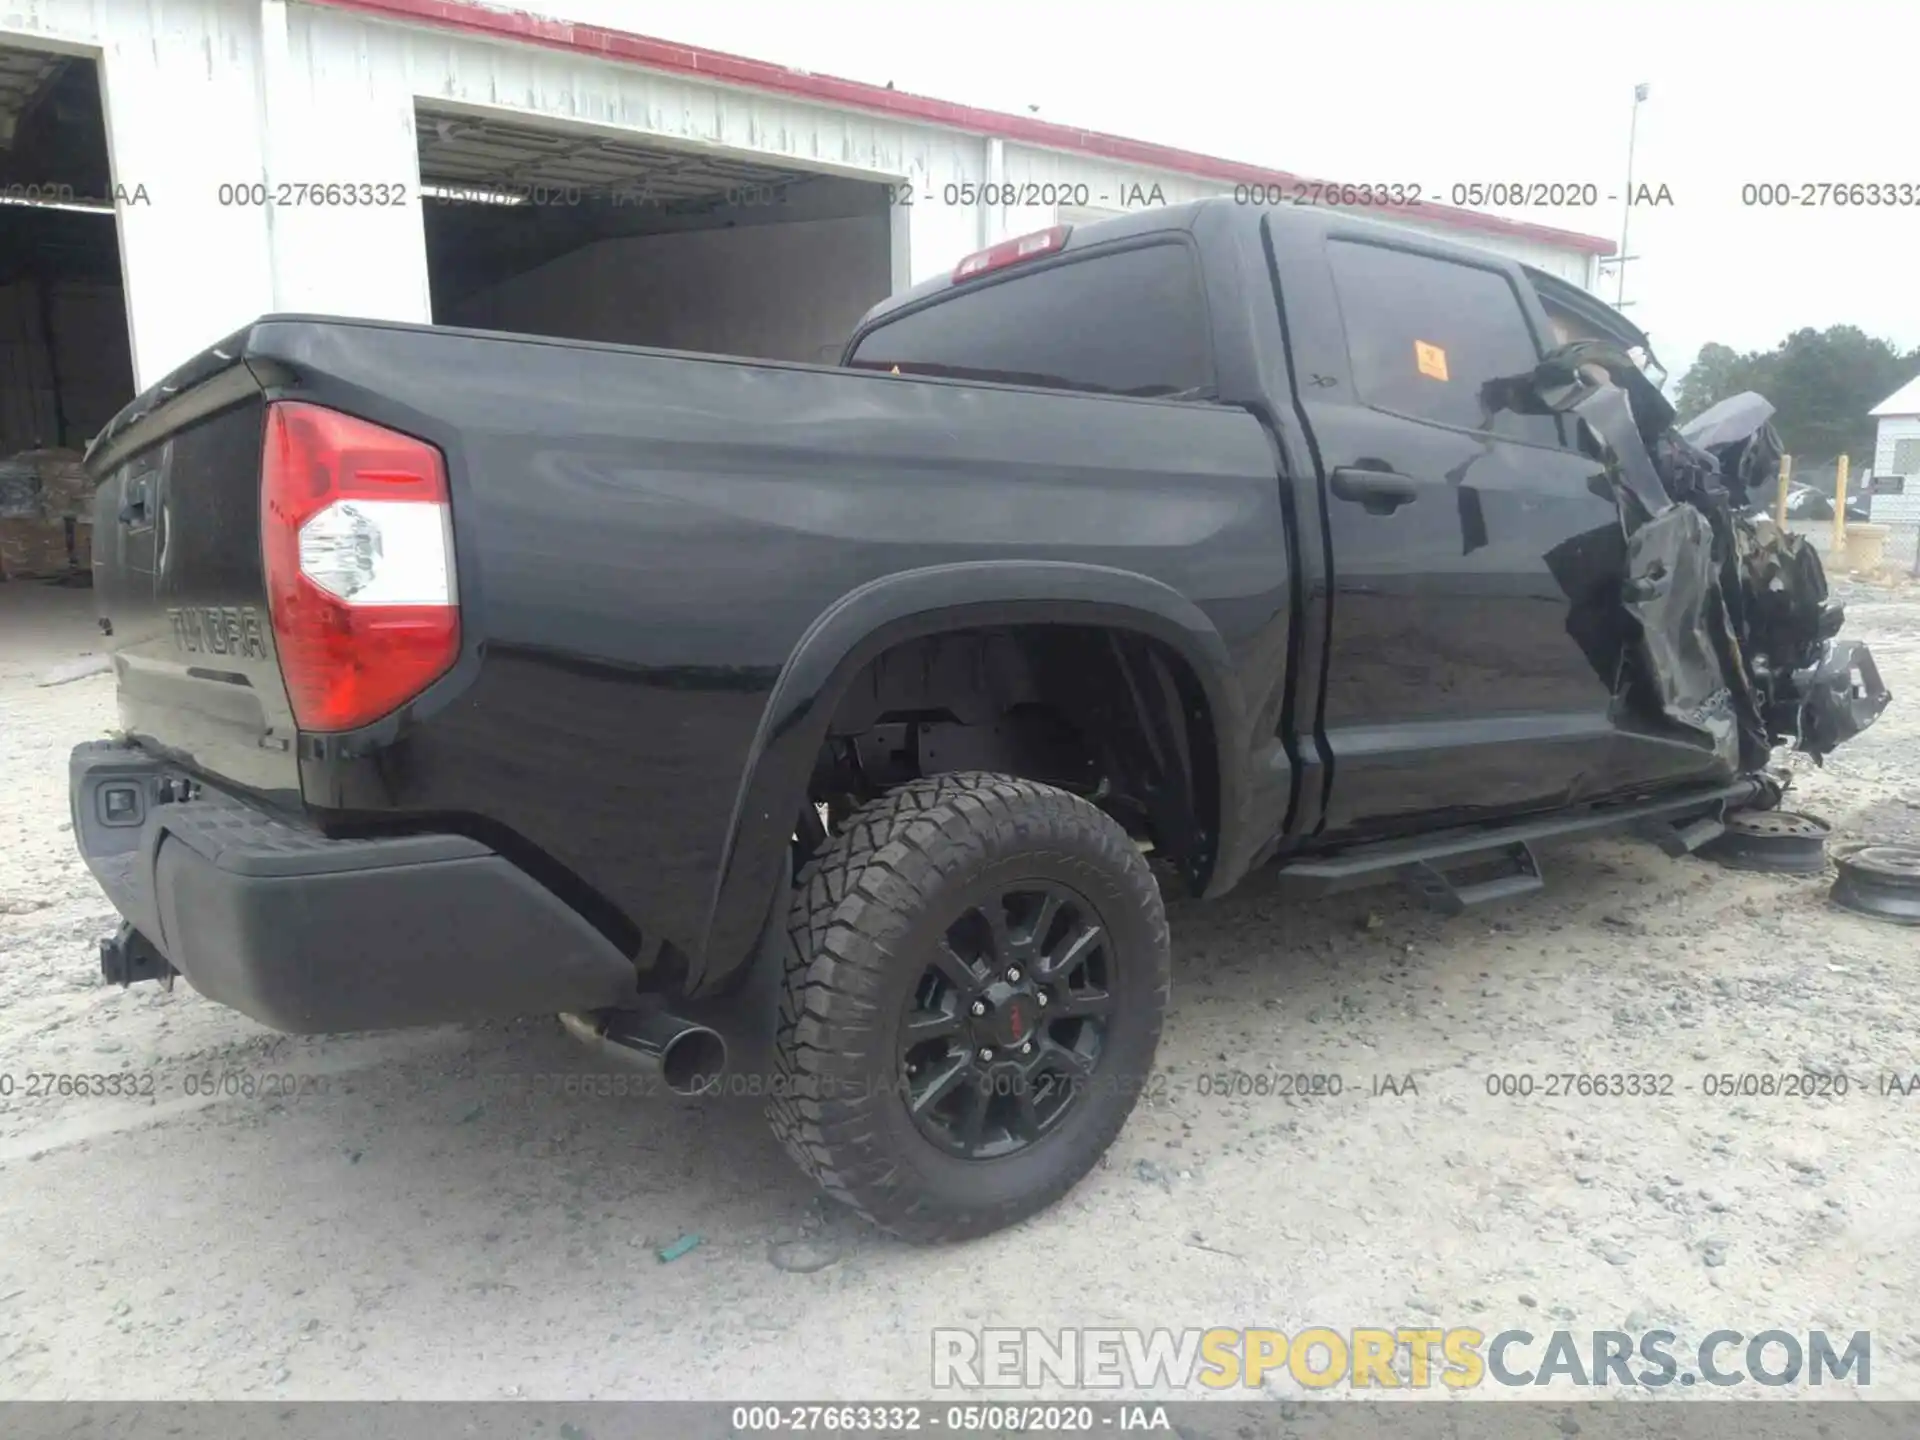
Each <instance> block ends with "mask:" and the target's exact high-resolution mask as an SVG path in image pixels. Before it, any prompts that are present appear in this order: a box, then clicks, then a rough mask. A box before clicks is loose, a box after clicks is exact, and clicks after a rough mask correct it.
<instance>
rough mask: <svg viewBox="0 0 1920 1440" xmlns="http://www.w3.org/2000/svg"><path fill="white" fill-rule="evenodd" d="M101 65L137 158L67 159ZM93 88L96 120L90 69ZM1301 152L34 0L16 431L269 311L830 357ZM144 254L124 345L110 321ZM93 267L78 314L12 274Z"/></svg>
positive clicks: (114, 132) (8, 213)
mask: <svg viewBox="0 0 1920 1440" xmlns="http://www.w3.org/2000/svg"><path fill="white" fill-rule="evenodd" d="M744 43H746V44H747V45H749V46H750V44H751V41H750V40H746V41H745V42H744ZM77 71H91V72H92V73H93V75H94V83H95V85H96V87H97V92H98V104H99V109H100V115H99V117H98V118H99V125H100V129H101V131H102V134H103V137H104V151H105V161H104V164H105V166H106V168H107V170H108V171H109V172H110V173H108V174H104V175H102V174H95V173H80V174H78V176H77V180H76V178H74V176H73V175H72V174H71V173H70V172H74V171H79V172H87V171H88V166H87V164H85V163H84V162H82V161H76V160H73V159H72V158H71V157H68V158H66V159H63V160H59V163H62V164H65V165H67V167H68V170H67V171H66V172H50V171H47V169H46V164H47V163H49V162H46V161H45V160H43V161H42V163H41V172H40V173H36V172H35V171H34V168H33V165H34V161H33V159H32V157H31V156H30V155H29V154H28V153H27V150H28V148H30V146H29V142H30V141H31V137H32V136H33V135H34V134H36V133H40V132H41V131H45V130H47V128H48V127H49V126H50V125H52V124H53V120H51V119H49V114H48V112H49V102H48V94H49V92H50V90H53V89H57V88H58V87H60V86H62V85H66V86H68V87H69V88H70V89H73V91H74V94H76V95H79V94H80V92H81V90H83V89H84V86H81V85H80V82H78V81H76V80H74V79H73V78H72V77H73V74H74V73H76V72H77ZM62 103H64V104H66V105H67V111H68V113H67V114H66V115H65V121H64V122H63V123H69V124H71V123H74V120H73V115H72V113H71V112H72V111H73V110H74V109H76V108H79V109H84V107H85V104H86V103H88V102H87V101H86V100H85V97H84V96H82V97H81V98H80V99H79V100H73V99H72V98H71V97H69V99H68V100H67V101H62V102H59V103H55V104H53V105H52V106H51V109H52V110H53V111H54V112H58V111H59V110H60V105H61V104H62ZM54 118H55V119H58V118H60V117H59V116H58V115H57V114H56V115H55V117H54ZM82 121H84V117H82ZM36 127H38V128H37V129H36ZM56 159H59V157H58V156H56ZM93 168H94V169H95V170H97V169H98V168H99V167H98V166H95V167H93ZM1298 179H1299V177H1296V176H1292V175H1287V174H1282V173H1279V172H1275V171H1270V170H1266V169H1262V168H1259V167H1256V166H1251V165H1243V164H1238V163H1235V162H1231V161H1226V160H1221V159H1216V158H1213V157H1209V156H1203V155H1197V154H1192V153H1188V152H1184V151H1178V150H1173V149H1169V148H1167V147H1163V146H1159V145H1154V144H1151V143H1147V142H1143V141H1138V140H1130V139H1124V138H1121V137H1118V136H1112V135H1104V134H1097V133H1093V132H1088V131H1083V130H1076V129H1070V128H1067V127H1063V126H1059V125H1053V124H1048V123H1044V122H1041V121H1039V120H1036V119H1033V118H1030V117H1023V116H1014V115H1006V114H1001V113H996V112H990V111H984V110H978V109H973V108H969V107H967V106H965V105H960V104H953V103H948V102H945V101H940V100H932V99H927V98H923V97H919V96H913V95H907V94H903V93H898V92H895V91H893V90H891V89H883V88H879V87H875V86H870V85H865V84H859V83H855V82H851V81H844V80H836V79H831V78H827V77H823V76H819V75H815V74H810V73H806V72H802V71H797V70H791V69H787V68H783V67H781V66H778V65H774V64H769V63H764V62H760V61H755V60H747V59H742V58H740V57H738V56H733V55H725V54H719V53H716V52H713V51H707V50H701V49H695V48H691V47H687V46H681V45H675V44H672V43H670V42H666V41H661V40H656V39H650V38H647V37H644V36H639V35H632V34H626V33H621V32H614V31H609V30H604V29H599V28H596V27H590V26H581V25H570V24H566V23H562V22H558V21H553V20H546V19H540V18H537V17H533V16H530V15H526V14H523V13H510V12H506V11H502V10H494V9H488V8H482V7H480V6H478V5H476V4H472V3H469V0H8V3H7V4H5V5H3V6H0V199H4V198H6V197H7V194H8V192H9V191H11V193H12V195H13V196H14V197H15V198H19V197H21V196H22V195H23V194H25V193H26V190H28V189H32V187H34V186H36V185H38V186H39V187H40V189H39V191H38V192H36V193H38V195H39V197H40V198H41V199H45V198H46V197H47V195H48V193H54V195H55V198H56V199H57V200H58V201H59V202H60V203H61V204H63V205H69V206H71V207H72V208H68V209H60V210H47V209H45V208H44V207H38V208H35V207H28V206H22V205H16V206H13V207H8V206H5V205H0V389H4V388H6V387H8V386H9V385H11V386H12V388H13V390H14V391H15V392H16V398H15V400H14V401H13V402H12V403H11V405H10V407H9V406H0V417H3V416H6V415H8V414H11V415H12V417H13V418H12V419H11V420H10V421H7V422H6V428H5V430H3V431H0V452H4V451H5V450H6V449H8V448H15V447H19V446H24V445H27V444H32V443H35V441H36V440H41V439H47V437H48V436H49V435H50V434H51V433H52V432H53V431H54V430H58V431H59V432H61V434H62V435H64V437H65V438H66V439H67V440H68V441H71V442H72V443H76V444H82V443H84V441H85V438H86V436H87V435H88V434H90V433H91V428H90V427H94V428H97V426H98V424H99V423H100V421H102V420H104V419H105V418H106V415H107V414H111V411H112V408H113V406H112V405H111V404H109V403H108V402H109V400H110V399H112V398H113V395H116V394H117V395H118V396H119V398H120V399H124V398H126V393H130V392H129V390H128V387H131V386H135V385H137V386H142V387H144V386H145V385H148V384H151V383H152V382H153V381H155V380H156V379H157V378H159V377H160V376H161V375H163V374H164V373H165V372H166V371H167V370H169V369H170V368H172V367H173V366H174V365H176V364H178V363H179V362H180V361H181V360H183V359H185V358H187V357H188V356H189V355H191V354H193V353H194V352H195V351H197V350H198V349H200V348H203V347H204V346H205V345H207V344H209V343H210V342H212V341H214V340H216V339H218V338H219V337H221V336H222V335H224V334H226V333H228V332H230V331H232V330H233V329H235V328H237V327H239V326H240V325H242V324H244V323H245V322H246V321H248V320H250V319H252V318H253V317H254V316H256V315H259V314H261V313H263V312H267V311H274V310H279V311H309V312H322V313H332V314H347V315H357V316H369V317H376V318H385V319H394V320H405V321H433V322H438V323H446V324H467V325H478V326H483V327H488V328H495V329H506V330H519V331H528V332H536V333H547V334H559V335H569V336H576V337H580V338H588V339H598V340H620V341H627V342H631V343H638V344H657V345H665V346H670V347H675V348H683V349H693V350H712V351H724V352H730V353H740V354H748V355H758V356H767V357H774V358H784V359H801V360H820V359H829V358H831V357H832V356H833V354H834V353H835V351H836V350H837V347H838V345H839V343H840V341H841V340H842V339H844V337H845V336H846V335H847V334H848V332H849V330H850V329H851V326H852V323H853V321H854V320H855V318H856V317H857V316H858V315H859V314H860V313H861V312H862V311H863V310H864V309H866V307H867V306H869V305H870V304H872V303H874V302H875V301H877V300H879V299H881V298H883V297H884V296H885V295H886V294H887V293H888V292H889V291H891V290H893V289H896V288H899V287H902V286H905V285H907V284H910V283H912V282H914V281H916V280H919V279H923V278H925V277H927V276H929V275H932V274H935V273H937V272H939V271H940V270H942V269H944V268H947V267H950V266H951V265H952V264H953V263H954V262H955V261H956V260H957V259H958V258H959V257H960V256H962V255H963V254H966V253H967V252H969V251H972V250H974V249H977V248H979V247H980V246H982V245H984V244H987V243H991V242H992V241H994V240H996V239H1000V238H1003V237H1005V236H1008V235H1014V234H1020V233H1023V232H1025V231H1028V230H1032V229H1037V228H1041V227H1043V226H1046V225H1049V224H1053V223H1055V222H1056V220H1077V219H1086V218H1091V217H1093V216H1095V215H1098V214H1101V213H1105V212H1109V211H1118V210H1121V209H1123V208H1126V207H1127V206H1129V205H1132V204H1136V203H1140V202H1141V201H1143V200H1148V199H1153V200H1162V201H1165V202H1167V203H1176V202H1179V201H1182V200H1187V199H1193V198H1198V197H1201V196H1205V195H1209V194H1219V193H1222V192H1225V191H1230V190H1232V188H1233V187H1234V186H1235V185H1236V184H1243V185H1244V184H1262V185H1281V186H1289V185H1292V184H1294V183H1295V182H1296V181H1297V180H1298ZM103 182H104V184H105V185H106V186H109V187H110V188H102V185H103ZM330 186H331V187H334V188H332V189H329V188H328V187H330ZM23 187H25V188H24V189H23ZM341 187H346V189H342V188H341ZM383 187H384V188H383ZM423 187H425V189H424V193H423ZM348 189H350V190H352V191H353V192H354V193H353V194H351V195H349V194H348V193H347V190H348ZM1008 191H1011V192H1012V193H1011V196H1009V194H1008ZM103 198H110V199H111V200H112V208H111V211H110V212H108V211H104V210H102V211H100V212H99V213H96V214H87V213H85V212H86V211H87V210H88V209H89V208H90V204H91V206H93V207H95V208H97V207H98V206H99V204H100V202H101V200H102V199H103ZM509 198H511V199H514V200H516V201H518V202H519V203H512V204H508V203H501V202H502V201H503V200H505V199H509ZM1009 198H1011V199H1012V200H1013V201H1014V202H1015V203H1004V202H1005V201H1007V200H1008V199H1009ZM263 200H273V201H275V203H271V204H266V203H261V202H262V201H263ZM909 200H910V202H911V203H907V202H908V201H909ZM349 201H351V202H352V203H348V202H349ZM56 217H57V219H56ZM1391 218H1396V219H1400V220H1403V221H1404V222H1405V223H1408V224H1411V225H1414V226H1416V227H1418V228H1422V229H1428V230H1434V231H1438V232H1440V233H1445V234H1448V235H1451V236H1453V237H1455V238H1458V239H1462V240H1466V241H1469V242H1472V243H1477V244H1480V245H1482V246H1485V247H1486V248H1488V249H1492V250H1497V251H1500V252H1502V253H1505V254H1508V255H1512V256H1515V257H1518V258H1520V259H1524V260H1526V261H1528V262H1529V263H1531V264H1534V265H1536V266H1539V267H1541V268H1543V269H1547V270H1550V271H1552V272H1554V273H1556V274H1559V275H1562V276H1565V277H1566V278H1568V279H1571V280H1573V281H1575V282H1577V283H1580V284H1584V285H1589V286H1590V285H1591V284H1592V283H1593V280H1594V275H1595V269H1594V267H1595V264H1596V261H1597V259H1598V257H1599V256H1601V255H1603V254H1607V253H1610V252H1611V251H1612V249H1613V246H1612V245H1611V244H1610V243H1609V242H1607V241H1605V240H1600V239H1596V238H1594V237H1590V236H1584V235H1577V234H1573V233H1571V232H1567V231H1562V230H1553V229H1549V228H1546V227H1543V226H1536V225H1527V224H1521V223H1516V222H1512V221H1507V220H1502V219H1498V218H1495V217H1492V216H1488V215H1484V214H1480V213H1476V212H1471V211H1462V210H1450V209H1446V208H1444V207H1440V206H1434V205H1422V206H1420V207H1418V208H1417V209H1416V210H1414V211H1412V212H1407V213H1402V214H1399V215H1396V216H1393V217H1391ZM50 226H51V227H55V228H57V229H58V230H59V231H60V234H58V235H55V236H54V238H53V239H51V240H48V239H47V238H46V236H44V235H42V234H41V233H40V230H38V229H36V230H35V231H34V233H33V234H32V235H28V233H27V231H28V227H42V228H43V229H44V228H46V227H50ZM89 227H92V229H91V230H90V229H89ZM108 229H111V230H112V232H113V233H112V234H111V235H109V234H107V233H106V232H107V230H108ZM8 232H11V234H10V235H9V234H8ZM83 232H84V233H83ZM49 233H51V232H49ZM75 236H80V237H81V238H78V239H76V238H74V237H75ZM63 237H64V238H63ZM109 252H110V254H111V257H112V262H113V263H112V265H108V264H107V263H105V262H103V259H102V257H103V255H106V254H108V253H109ZM23 257H24V258H23ZM76 257H77V258H76ZM83 262H84V263H83ZM63 265H71V266H72V268H73V272H74V275H75V276H76V277H79V278H77V279H69V278H67V277H66V275H65V272H63V271H62V270H61V268H60V267H61V266H63ZM116 268H117V273H118V277H119V279H120V280H121V286H120V287H119V288H120V289H123V292H124V299H125V317H126V328H127V331H128V333H129V335H130V337H131V338H130V346H129V351H130V358H131V364H130V365H127V364H125V363H124V362H123V363H121V364H120V365H119V366H118V368H114V366H113V363H112V361H111V360H110V359H108V358H102V357H103V356H104V355H105V352H106V351H107V350H109V349H111V348H113V347H111V346H110V345H108V344H106V343H105V340H104V339H103V337H102V336H101V335H100V334H99V333H98V332H99V331H100V328H101V322H100V320H99V318H98V317H99V312H100V304H99V297H100V295H101V294H102V293H104V291H107V290H112V289H114V288H115V287H114V285H113V281H114V279H115V274H114V270H115V269H116ZM82 283H84V286H85V287H91V288H89V289H87V290H86V291H85V293H86V295H89V296H91V297H92V299H91V300H90V301H89V300H86V299H84V298H75V297H76V296H79V295H80V294H81V292H80V291H78V290H76V291H74V293H73V295H69V296H68V297H67V298H66V299H65V300H64V301H63V302H62V303H63V305H64V307H65V310H66V311H67V312H70V315H71V316H72V317H73V318H69V319H67V320H65V321H62V319H61V318H60V315H59V314H57V313H56V314H53V315H51V316H49V315H48V313H47V309H46V307H45V306H44V305H42V304H40V303H39V302H38V300H37V299H36V300H35V302H34V303H32V304H29V303H27V300H26V299H25V298H23V297H24V296H25V292H24V291H22V292H21V293H20V294H19V295H14V296H13V297H12V299H13V301H14V302H15V303H12V304H9V291H10V290H13V289H15V288H17V287H20V286H27V285H30V286H33V287H35V295H36V296H44V295H46V294H49V293H51V292H53V291H58V290H60V289H61V287H62V286H63V285H64V286H66V287H67V288H68V289H72V287H73V286H74V285H78V284H82ZM54 308H55V310H56V311H57V310H59V309H60V307H54ZM29 310H31V311H32V312H33V313H32V315H31V316H29V315H28V313H27V312H28V311H29ZM36 317H37V318H36ZM63 325H64V339H63V331H62V327H63ZM76 327H80V328H78V329H77V328H76ZM87 327H91V328H90V329H89V328H87ZM83 331H84V333H83ZM36 346H37V347H38V350H37V351H34V347H36ZM30 351H33V352H34V353H31V354H30V353H29V352H30ZM41 352H44V353H41ZM124 353H128V352H123V354H124ZM36 354H37V355H38V356H39V358H38V359H36V358H35V355H36ZM82 356H92V357H94V359H93V364H92V368H91V371H90V373H89V374H88V375H86V376H83V375H80V374H79V373H78V372H77V370H76V368H75V367H76V366H82V359H81V357H82ZM63 367H64V368H65V370H66V371H67V374H66V376H65V378H64V382H63V380H62V377H61V373H60V372H61V370H62V368H63ZM48 374H50V375H51V377H52V392H53V394H54V396H55V398H56V402H57V404H56V408H60V409H62V410H63V411H64V412H67V413H66V418H65V420H64V421H63V422H62V423H60V424H58V425H53V426H50V425H49V424H48V422H47V421H46V419H45V416H44V414H42V413H40V412H37V411H36V410H35V406H36V405H39V406H40V408H41V411H44V409H45V406H44V404H42V403H41V398H40V397H42V394H43V391H45V390H46V388H47V386H46V384H45V381H46V379H47V375H48ZM101 374H106V375H108V376H109V378H108V379H106V380H101V379H100V378H99V377H100V375H101ZM94 391H100V392H101V393H100V394H99V395H97V396H96V395H95V394H94V393H93V392H94ZM109 392H111V393H109ZM21 395H24V396H25V397H26V398H25V399H24V400H22V399H21V398H19V397H20V396H21ZM102 407H104V408H105V412H106V413H105V414H102V413H101V410H102ZM23 411H24V412H25V413H24V415H23V413H22V412H23ZM48 443H54V442H53V441H51V440H49V441H48Z"/></svg>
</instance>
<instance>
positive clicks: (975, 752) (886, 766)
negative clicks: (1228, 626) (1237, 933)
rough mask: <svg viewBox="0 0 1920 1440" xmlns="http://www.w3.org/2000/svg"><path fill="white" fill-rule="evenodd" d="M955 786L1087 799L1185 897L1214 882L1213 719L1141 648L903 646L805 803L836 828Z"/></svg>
mask: <svg viewBox="0 0 1920 1440" xmlns="http://www.w3.org/2000/svg"><path fill="white" fill-rule="evenodd" d="M956 770H991V771H995V772H997V773H999V774H1004V775H1017V776H1020V777H1022V778H1024V779H1029V780H1039V781H1042V782H1044V783H1047V784H1051V785H1057V786H1059V787H1060V788H1062V789H1065V790H1070V791H1072V792H1074V793H1076V794H1079V795H1084V796H1086V797H1088V798H1089V799H1091V800H1093V801H1094V802H1095V803H1097V804H1099V805H1100V806H1101V807H1102V808H1103V809H1105V810H1107V811H1108V812H1109V813H1111V814H1112V815H1114V816H1115V818H1117V819H1118V820H1120V821H1121V823H1122V824H1124V825H1125V826H1126V827H1127V829H1128V831H1129V833H1131V834H1133V835H1134V836H1135V838H1137V839H1144V840H1147V841H1150V842H1151V843H1152V845H1153V848H1154V851H1155V853H1156V854H1158V855H1161V856H1163V857H1165V858H1166V859H1168V860H1170V861H1172V862H1173V863H1174V864H1175V865H1177V866H1178V867H1179V869H1180V870H1181V871H1182V873H1183V874H1184V875H1185V877H1186V879H1187V881H1188V882H1189V884H1191V885H1192V886H1193V887H1194V888H1195V889H1196V890H1197V889H1199V888H1201V887H1203V886H1204V884H1205V880H1206V876H1207V875H1208V873H1209V872H1210V871H1211V869H1212V866H1213V861H1214V858H1215V855H1216V853H1217V848H1218V842H1219V834H1220V816H1219V810H1220V767H1219V757H1218V752H1217V748H1216V745H1215V740H1214V724H1213V715H1212V709H1211V705H1210V704H1209V701H1208V699H1207V694H1206V691H1205V689H1204V688H1203V687H1202V685H1201V683H1200V681H1199V678H1198V676H1197V675H1196V674H1195V672H1194V670H1193V667H1192V666H1191V665H1190V664H1189V663H1188V662H1187V660H1186V658H1185V657H1184V656H1182V655H1181V654H1180V653H1179V652H1178V651H1176V650H1175V649H1174V648H1173V647H1172V646H1170V645H1168V644H1166V643H1165V642H1163V641H1161V640H1158V639H1155V638H1153V637H1151V636H1148V635H1144V634H1141V633H1139V632H1137V631H1132V630H1126V629H1120V628H1114V627H1105V626H1084V625H1062V624H1028V625H1000V626H990V627H980V628H974V629H962V630H953V631H947V632H943V633H941V634H937V635H927V636H921V637H917V638H915V639H912V640H906V641H902V642H901V643H900V644H898V645H895V646H894V647H892V648H891V649H888V650H886V651H883V652H882V653H881V654H880V655H878V656H876V657H875V658H874V659H873V660H872V661H871V662H870V663H869V664H868V665H867V666H866V667H865V668H864V669H862V670H861V671H860V672H859V674H857V675H856V676H854V678H853V680H852V681H851V683H850V684H849V685H848V687H847V689H846V691H845V692H844V693H843V694H842V695H841V697H840V699H839V702H838V704H837V705H836V707H835V709H834V713H833V717H832V719H831V720H830V721H829V722H828V726H827V736H826V740H825V741H824V743H823V744H822V745H821V748H820V752H819V755H818V757H817V758H816V760H815V764H814V770H813V775H812V778H811V780H810V781H809V784H808V790H807V796H808V800H809V801H810V802H811V803H812V804H813V805H815V806H825V807H827V810H828V812H829V817H828V823H837V822H838V820H839V818H840V817H841V815H842V814H844V813H845V812H846V811H847V810H850V809H851V808H853V807H854V806H857V805H859V804H861V803H864V802H865V801H866V800H868V799H871V798H872V797H873V796H875V795H878V794H880V793H881V792H882V791H885V790H888V789H891V788H892V787H893V786H895V785H900V784H904V783H906V782H907V781H909V780H915V779H919V778H921V777H923V776H926V775H937V774H943V773H947V772H951V771H956ZM808 828H810V827H809V826H805V825H803V836H804V833H805V831H806V829H808Z"/></svg>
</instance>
